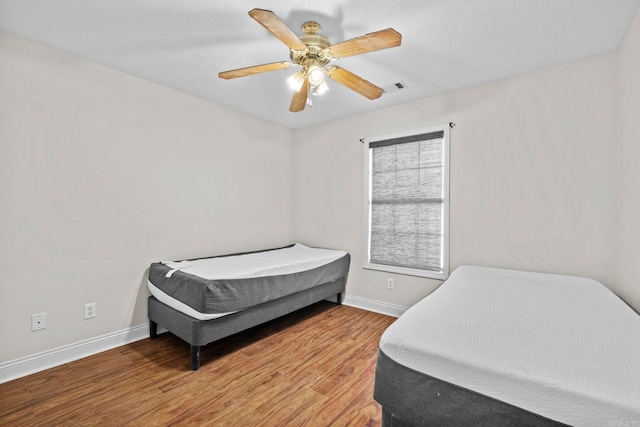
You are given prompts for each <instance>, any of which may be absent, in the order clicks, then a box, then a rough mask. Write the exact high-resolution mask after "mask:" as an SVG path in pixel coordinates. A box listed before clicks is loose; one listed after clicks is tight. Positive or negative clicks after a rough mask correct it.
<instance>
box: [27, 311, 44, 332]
mask: <svg viewBox="0 0 640 427" xmlns="http://www.w3.org/2000/svg"><path fill="white" fill-rule="evenodd" d="M46 328H47V313H38V314H32V315H31V332H35V331H41V330H43V329H46Z"/></svg>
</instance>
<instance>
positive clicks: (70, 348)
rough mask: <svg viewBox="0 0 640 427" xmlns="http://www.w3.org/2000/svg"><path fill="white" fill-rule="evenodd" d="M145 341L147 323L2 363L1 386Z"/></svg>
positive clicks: (363, 301) (348, 300)
mask: <svg viewBox="0 0 640 427" xmlns="http://www.w3.org/2000/svg"><path fill="white" fill-rule="evenodd" d="M343 304H345V305H349V306H351V307H356V308H361V309H363V310H368V311H373V312H376V313H381V314H386V315H387V316H393V317H400V315H401V314H402V313H404V312H405V311H406V310H407V307H402V306H399V305H395V304H389V303H386V302H382V301H376V300H372V299H368V298H362V297H358V296H355V295H348V294H347V295H345V297H344V301H343ZM163 332H166V329H164V328H162V327H159V328H158V333H159V334H160V333H163ZM145 338H149V324H148V323H144V324H142V325H138V326H133V327H131V328H127V329H123V330H121V331H116V332H112V333H110V334H106V335H101V336H99V337H95V338H91V339H88V340H84V341H79V342H77V343H73V344H69V345H66V346H63V347H58V348H54V349H52V350H47V351H43V352H41V353H36V354H33V355H31V356H26V357H21V358H19V359H14V360H10V361H8V362H4V363H0V384H3V383H6V382H9V381H11V380H15V379H18V378H22V377H26V376H27V375H31V374H35V373H36V372H40V371H44V370H46V369H49V368H53V367H55V366H60V365H64V364H65V363H69V362H73V361H74V360H78V359H82V358H84V357H88V356H92V355H94V354H98V353H102V352H103V351H107V350H111V349H112V348H116V347H120V346H123V345H126V344H129V343H132V342H135V341H140V340H143V339H145Z"/></svg>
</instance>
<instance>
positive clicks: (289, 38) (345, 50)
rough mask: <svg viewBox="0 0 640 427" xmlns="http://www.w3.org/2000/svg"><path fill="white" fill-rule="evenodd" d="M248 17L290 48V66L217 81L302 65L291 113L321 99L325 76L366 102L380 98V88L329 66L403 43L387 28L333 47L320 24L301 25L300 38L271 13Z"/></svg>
mask: <svg viewBox="0 0 640 427" xmlns="http://www.w3.org/2000/svg"><path fill="white" fill-rule="evenodd" d="M249 16H251V17H252V18H253V19H255V20H256V21H258V23H259V24H260V25H262V26H263V27H265V28H266V29H267V30H268V31H269V32H271V34H273V35H274V36H276V37H277V38H278V39H280V41H282V42H283V43H284V44H286V45H287V47H289V49H290V51H291V52H290V54H289V57H290V58H291V62H290V61H282V62H272V63H269V64H262V65H254V66H252V67H246V68H238V69H235V70H229V71H222V72H220V73H218V77H220V78H222V79H234V78H236V77H244V76H250V75H253V74H258V73H264V72H267V71H276V70H282V69H285V68H289V67H290V66H291V65H293V64H295V65H299V66H300V67H301V69H300V70H299V71H297V72H296V73H295V74H293V75H292V76H291V77H289V78H288V79H287V83H288V84H289V86H291V87H292V88H293V90H295V93H294V95H293V99H292V100H291V105H290V106H289V111H292V112H298V111H302V110H304V107H305V105H306V104H307V103H309V105H311V98H310V95H311V94H315V95H320V94H322V93H324V92H326V91H327V90H328V89H329V86H328V85H327V83H326V82H325V81H324V78H325V75H327V76H328V77H329V78H331V79H333V80H335V81H336V82H338V83H341V84H343V85H344V86H346V87H348V88H349V89H352V90H354V91H356V92H358V93H359V94H360V95H362V96H365V97H366V98H369V99H376V98H379V97H380V95H382V92H383V90H382V89H381V88H379V87H378V86H376V85H374V84H373V83H371V82H369V81H367V80H365V79H363V78H361V77H358V76H357V75H355V74H353V73H352V72H350V71H347V70H345V69H344V68H341V67H338V66H337V65H330V66H327V65H328V64H329V63H330V62H331V61H332V60H335V59H338V58H345V57H347V56H353V55H359V54H361V53H367V52H373V51H376V50H381V49H387V48H390V47H396V46H399V45H400V43H401V42H402V35H401V34H400V33H398V32H397V31H396V30H394V29H393V28H387V29H386V30H380V31H376V32H373V33H369V34H366V35H363V36H360V37H356V38H354V39H351V40H347V41H343V42H341V43H337V44H334V45H332V44H331V42H329V40H328V39H327V38H325V37H323V36H321V35H320V24H318V23H317V22H314V21H307V22H305V23H304V24H302V36H300V37H298V36H296V35H295V34H294V33H293V31H291V30H290V29H289V27H287V25H286V24H285V23H284V22H282V20H280V18H278V16H277V15H276V14H275V13H273V12H272V11H270V10H264V9H253V10H251V11H249Z"/></svg>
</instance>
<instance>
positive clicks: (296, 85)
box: [287, 71, 304, 92]
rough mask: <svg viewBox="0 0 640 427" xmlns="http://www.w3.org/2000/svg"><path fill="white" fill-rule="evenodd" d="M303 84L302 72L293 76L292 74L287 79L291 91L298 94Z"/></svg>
mask: <svg viewBox="0 0 640 427" xmlns="http://www.w3.org/2000/svg"><path fill="white" fill-rule="evenodd" d="M303 83H304V73H303V72H302V71H298V72H296V73H295V74H292V75H291V76H290V77H289V78H288V79H287V84H288V85H289V87H290V88H291V89H293V90H294V91H296V92H300V88H302V84H303Z"/></svg>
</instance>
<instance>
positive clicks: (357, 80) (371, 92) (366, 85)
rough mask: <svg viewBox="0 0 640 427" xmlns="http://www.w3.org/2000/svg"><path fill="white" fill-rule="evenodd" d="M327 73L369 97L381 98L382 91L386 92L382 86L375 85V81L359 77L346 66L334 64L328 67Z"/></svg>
mask: <svg viewBox="0 0 640 427" xmlns="http://www.w3.org/2000/svg"><path fill="white" fill-rule="evenodd" d="M327 75H328V76H329V77H331V78H332V79H333V80H335V81H337V82H338V83H340V84H343V85H345V86H346V87H348V88H349V89H351V90H354V91H356V92H358V93H359V94H360V95H362V96H364V97H366V98H369V99H376V98H380V95H382V92H384V91H383V90H382V89H381V88H379V87H378V86H376V85H374V84H373V83H371V82H369V81H367V80H365V79H363V78H362V77H358V76H356V75H355V74H353V73H352V72H351V71H347V70H345V69H344V68H340V67H338V66H336V65H332V66H331V67H328V68H327Z"/></svg>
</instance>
